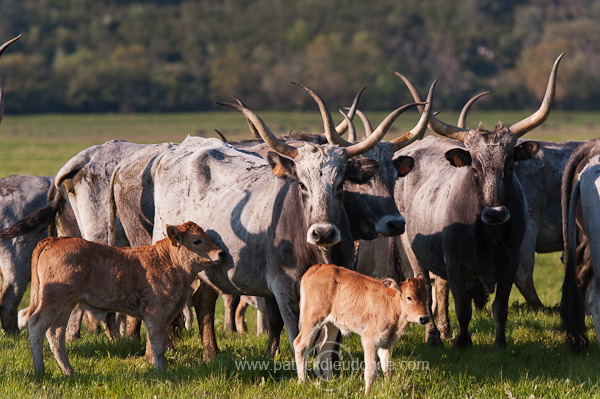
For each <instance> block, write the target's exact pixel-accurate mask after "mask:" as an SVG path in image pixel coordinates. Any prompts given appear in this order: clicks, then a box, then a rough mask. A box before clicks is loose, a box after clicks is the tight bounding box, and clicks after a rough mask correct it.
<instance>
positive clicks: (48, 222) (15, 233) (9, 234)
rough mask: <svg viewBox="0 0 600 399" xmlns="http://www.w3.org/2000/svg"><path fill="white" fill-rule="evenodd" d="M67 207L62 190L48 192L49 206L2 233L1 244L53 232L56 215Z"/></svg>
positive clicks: (36, 211)
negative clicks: (31, 234)
mask: <svg viewBox="0 0 600 399" xmlns="http://www.w3.org/2000/svg"><path fill="white" fill-rule="evenodd" d="M64 206H65V197H64V196H63V195H62V194H61V193H60V190H58V189H56V188H54V186H52V188H51V189H50V191H49V192H48V205H46V206H45V207H43V208H40V209H36V210H35V211H33V212H31V213H30V214H29V215H27V216H25V217H24V218H23V219H21V220H19V221H18V222H17V223H15V224H14V225H12V226H11V227H8V228H6V229H4V230H2V231H0V242H2V241H6V240H10V239H13V238H16V237H21V236H24V235H25V234H29V233H35V237H38V236H39V235H40V234H42V232H44V231H46V230H47V231H50V232H53V231H54V230H55V227H53V226H55V222H56V215H57V214H58V213H59V212H61V211H62V210H63V208H64Z"/></svg>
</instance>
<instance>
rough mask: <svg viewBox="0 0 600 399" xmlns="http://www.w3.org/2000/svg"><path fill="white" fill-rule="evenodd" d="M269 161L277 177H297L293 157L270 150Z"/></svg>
mask: <svg viewBox="0 0 600 399" xmlns="http://www.w3.org/2000/svg"><path fill="white" fill-rule="evenodd" d="M267 161H269V165H271V167H272V168H273V170H272V172H273V173H274V174H275V175H276V176H277V177H292V178H295V177H296V165H295V164H294V161H292V160H291V159H289V158H286V157H283V156H281V155H280V154H278V153H276V152H274V151H269V152H268V153H267Z"/></svg>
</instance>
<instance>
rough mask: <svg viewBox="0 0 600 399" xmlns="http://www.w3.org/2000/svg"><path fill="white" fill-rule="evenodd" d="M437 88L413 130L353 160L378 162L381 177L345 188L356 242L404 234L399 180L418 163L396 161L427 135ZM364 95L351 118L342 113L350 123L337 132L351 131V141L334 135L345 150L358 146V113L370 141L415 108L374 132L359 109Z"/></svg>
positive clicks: (393, 116) (390, 118)
mask: <svg viewBox="0 0 600 399" xmlns="http://www.w3.org/2000/svg"><path fill="white" fill-rule="evenodd" d="M435 84H436V82H434V83H433V84H432V85H431V88H430V90H429V94H428V96H427V102H426V104H425V109H424V111H423V112H422V114H421V118H420V119H419V121H418V122H417V124H416V126H415V127H414V128H413V129H412V130H410V131H409V132H408V133H406V134H404V135H401V136H400V137H397V138H395V139H393V140H391V141H380V142H379V143H378V144H377V145H376V146H375V147H373V148H372V149H371V150H369V151H368V152H365V153H364V154H363V155H362V156H359V157H355V158H354V159H353V160H352V161H353V162H354V163H362V162H364V161H363V159H370V160H376V161H377V164H378V170H377V173H376V174H375V175H374V176H373V178H372V179H370V180H368V181H367V182H366V183H359V184H357V183H356V182H355V181H353V180H348V181H347V182H346V184H345V185H344V190H345V198H344V205H345V207H346V212H348V216H349V219H350V224H351V226H352V230H353V231H352V235H353V238H354V239H373V238H375V237H377V235H378V234H382V235H384V236H397V235H400V234H402V233H403V232H404V228H405V221H404V218H403V217H402V215H401V214H400V212H398V208H397V207H396V202H395V200H394V198H393V191H394V185H395V182H396V179H397V178H398V177H402V176H406V174H407V173H409V172H410V171H411V170H412V168H413V166H414V163H415V160H414V159H413V158H411V157H407V156H400V157H397V158H395V159H394V158H393V157H394V153H395V152H396V151H398V150H400V149H401V148H403V147H405V146H407V145H409V144H410V143H412V142H414V141H415V140H419V139H421V138H422V137H423V135H424V134H425V130H427V123H428V122H429V117H430V116H431V101H432V98H433V91H434V88H435ZM361 93H362V90H361V91H360V92H359V93H358V95H357V96H356V98H355V100H354V103H353V104H352V107H350V110H349V112H348V115H345V114H344V113H343V112H342V115H343V116H344V119H345V122H346V123H345V124H344V123H343V124H340V125H339V126H338V128H337V132H340V133H343V132H344V131H345V130H346V129H347V130H348V138H349V139H350V141H346V140H345V139H343V138H342V137H341V136H340V135H339V134H337V133H334V136H333V139H334V141H335V143H337V144H338V145H340V146H342V147H348V146H351V145H353V144H354V143H353V138H355V137H356V133H355V130H354V127H353V125H352V122H351V119H350V118H351V117H352V116H354V113H356V114H357V115H359V116H360V118H361V120H362V122H363V125H364V127H365V133H366V137H370V136H371V135H373V134H378V132H379V130H380V129H386V130H387V129H388V128H389V126H390V125H391V124H392V123H393V122H394V121H395V120H396V118H397V117H398V116H399V115H400V113H401V112H402V110H403V109H405V108H406V107H408V106H412V105H413V104H410V105H408V106H405V107H401V108H398V109H397V110H395V111H393V112H392V113H390V114H389V115H388V116H387V117H386V118H385V119H384V120H383V121H382V122H381V124H380V125H379V126H378V127H377V128H376V129H375V130H373V128H372V127H371V123H370V121H369V119H368V118H367V117H366V115H364V114H363V113H362V112H360V111H359V110H357V109H356V106H357V103H358V100H359V98H360V94H361ZM421 104H423V103H421Z"/></svg>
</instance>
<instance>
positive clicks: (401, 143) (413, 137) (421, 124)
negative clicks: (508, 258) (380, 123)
mask: <svg viewBox="0 0 600 399" xmlns="http://www.w3.org/2000/svg"><path fill="white" fill-rule="evenodd" d="M437 82H438V81H437V79H436V80H434V81H433V83H432V84H431V87H430V88H429V93H427V103H426V105H425V108H424V109H423V112H421V117H420V118H419V121H418V122H417V124H416V125H415V127H413V128H412V129H411V130H410V132H408V133H406V134H404V135H402V136H400V137H397V138H395V139H393V140H392V141H391V143H392V144H394V152H395V151H398V150H400V149H401V148H404V147H406V146H407V145H409V144H410V143H413V142H415V141H417V140H420V139H422V138H423V136H424V135H425V131H426V130H427V125H428V124H429V119H430V118H431V108H432V107H431V103H432V101H433V91H434V90H435V85H436V84H437Z"/></svg>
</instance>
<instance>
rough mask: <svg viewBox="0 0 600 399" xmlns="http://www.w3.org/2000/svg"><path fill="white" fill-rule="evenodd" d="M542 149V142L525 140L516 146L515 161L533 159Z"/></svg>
mask: <svg viewBox="0 0 600 399" xmlns="http://www.w3.org/2000/svg"><path fill="white" fill-rule="evenodd" d="M539 150H540V143H538V142H537V141H525V142H523V143H521V144H519V145H518V146H516V147H515V151H514V153H513V158H514V160H515V162H518V161H525V160H527V159H531V158H533V157H534V156H535V154H537V152H538V151H539Z"/></svg>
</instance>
